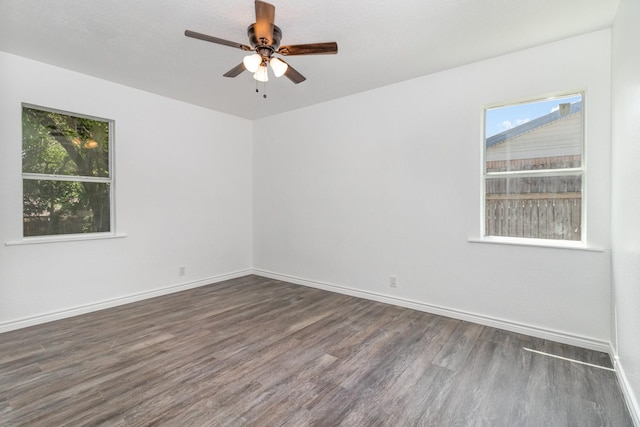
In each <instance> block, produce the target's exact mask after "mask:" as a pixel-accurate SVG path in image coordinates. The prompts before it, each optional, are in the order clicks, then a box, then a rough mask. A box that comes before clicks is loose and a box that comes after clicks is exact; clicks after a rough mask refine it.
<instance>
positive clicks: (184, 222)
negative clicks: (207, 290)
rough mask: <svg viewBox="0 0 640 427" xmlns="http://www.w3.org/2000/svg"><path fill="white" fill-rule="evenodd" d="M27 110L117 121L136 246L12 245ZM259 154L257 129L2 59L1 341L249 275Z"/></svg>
mask: <svg viewBox="0 0 640 427" xmlns="http://www.w3.org/2000/svg"><path fill="white" fill-rule="evenodd" d="M22 102H25V103H31V104H36V105H41V106H46V107H51V108H57V109H60V110H66V111H70V112H77V113H83V114H88V115H93V116H97V117H104V118H108V119H113V120H115V150H116V151H115V153H116V159H115V168H116V174H115V176H116V178H115V179H116V187H117V188H116V205H115V207H116V221H117V231H118V232H119V233H124V234H126V235H127V237H124V238H120V239H111V240H92V241H82V242H65V243H48V244H39V245H18V246H5V244H4V243H5V242H9V241H16V240H20V238H21V236H22V222H21V209H22V206H21V198H22V195H21V191H22V181H21V177H20V172H21V155H20V154H21V103H22ZM251 143H252V124H251V122H250V121H247V120H244V119H239V118H236V117H232V116H228V115H224V114H221V113H217V112H213V111H210V110H206V109H203V108H199V107H195V106H192V105H189V104H185V103H182V102H178V101H175V100H171V99H168V98H163V97H160V96H156V95H152V94H149V93H146V92H142V91H139V90H134V89H131V88H128V87H124V86H120V85H117V84H114V83H110V82H107V81H103V80H99V79H95V78H92V77H89V76H86V75H82V74H78V73H74V72H71V71H68V70H64V69H61V68H56V67H52V66H49V65H45V64H42V63H38V62H34V61H30V60H27V59H24V58H20V57H17V56H13V55H9V54H5V53H2V52H0V206H1V207H2V208H1V209H0V331H1V330H7V329H11V328H14V327H20V326H24V325H26V324H29V323H30V321H29V319H30V318H32V317H35V318H36V320H37V321H40V320H43V319H45V320H46V319H48V318H55V317H56V316H55V314H56V313H58V314H60V312H64V311H65V310H71V312H65V313H62V314H63V315H66V314H73V313H75V312H77V309H78V308H82V307H87V306H90V307H93V308H96V306H94V305H95V304H98V307H99V306H100V304H101V303H105V302H110V301H111V302H113V300H116V301H117V302H123V301H126V300H127V299H126V297H130V296H132V298H134V299H135V298H136V296H138V297H139V296H140V294H143V296H149V295H153V294H156V293H158V292H160V293H162V292H164V291H167V290H168V289H167V288H170V287H172V286H176V285H184V286H190V285H195V284H204V283H207V282H210V281H213V280H217V279H219V278H220V277H228V275H234V274H237V273H238V272H241V273H242V272H245V273H246V271H247V269H250V267H251V264H252V260H251V234H252V229H251V226H252V221H251V210H252V207H251V191H252V188H251V185H252V184H251V174H252V171H251V157H252V153H251V151H252V147H251ZM179 265H184V266H186V275H185V276H184V277H179V276H178V266H179ZM122 298H125V299H124V300H122ZM74 310H76V311H74ZM80 311H81V310H80ZM52 314H53V316H51V315H52Z"/></svg>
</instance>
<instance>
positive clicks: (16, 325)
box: [0, 269, 253, 333]
mask: <svg viewBox="0 0 640 427" xmlns="http://www.w3.org/2000/svg"><path fill="white" fill-rule="evenodd" d="M252 273H253V271H252V270H251V269H248V270H240V271H236V272H232V273H227V274H221V275H218V276H213V277H208V278H205V279H200V280H195V281H191V282H185V283H180V284H177V285H171V286H167V287H164V288H160V289H154V290H152V291H147V292H140V293H137V294H133V295H128V296H125V297H119V298H113V299H109V300H105V301H101V302H97V303H93V304H87V305H83V306H78V307H73V308H69V309H66V310H60V311H55V312H50V313H45V314H41V315H37V316H32V317H26V318H22V319H18V320H12V321H8V322H2V323H0V333H2V332H9V331H13V330H16V329H21V328H26V327H29V326H34V325H39V324H42V323H48V322H52V321H54V320H60V319H66V318H68V317H73V316H78V315H80V314H86V313H91V312H93V311H98V310H104V309H105V308H111V307H116V306H119V305H124V304H129V303H132V302H136V301H141V300H144V299H149V298H154V297H159V296H162V295H168V294H172V293H175V292H180V291H186V290H187V289H193V288H198V287H200V286H205V285H210V284H212V283H217V282H222V281H224V280H230V279H235V278H238V277H242V276H247V275H249V274H252Z"/></svg>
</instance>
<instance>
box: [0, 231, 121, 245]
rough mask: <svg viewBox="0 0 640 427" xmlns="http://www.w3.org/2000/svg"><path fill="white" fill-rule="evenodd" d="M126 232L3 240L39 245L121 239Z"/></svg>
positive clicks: (16, 243)
mask: <svg viewBox="0 0 640 427" xmlns="http://www.w3.org/2000/svg"><path fill="white" fill-rule="evenodd" d="M124 237H127V235H126V234H111V233H95V234H79V235H66V236H47V237H25V238H23V239H22V240H14V241H10V242H5V246H20V245H39V244H43V243H61V242H80V241H86V240H105V239H122V238H124Z"/></svg>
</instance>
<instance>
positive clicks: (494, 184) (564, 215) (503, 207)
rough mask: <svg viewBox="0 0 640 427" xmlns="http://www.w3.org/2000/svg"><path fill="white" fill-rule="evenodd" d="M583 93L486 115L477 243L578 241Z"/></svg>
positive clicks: (581, 232)
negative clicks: (498, 239) (489, 239)
mask: <svg viewBox="0 0 640 427" xmlns="http://www.w3.org/2000/svg"><path fill="white" fill-rule="evenodd" d="M583 111H584V96H583V94H582V93H576V94H569V95H565V96H560V97H555V98H546V99H541V100H535V101H530V102H523V103H518V104H512V105H504V106H499V107H493V108H487V109H485V139H484V177H483V178H484V236H502V237H508V238H532V239H551V240H566V241H580V240H582V239H583V235H584V230H583V228H584V227H583V225H584V220H583V174H584V114H583Z"/></svg>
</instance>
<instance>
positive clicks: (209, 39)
mask: <svg viewBox="0 0 640 427" xmlns="http://www.w3.org/2000/svg"><path fill="white" fill-rule="evenodd" d="M184 35H185V36H187V37H191V38H194V39H199V40H204V41H206V42H211V43H217V44H221V45H224V46H230V47H235V48H238V49H242V50H245V51H249V50H253V49H251V48H250V47H249V46H247V45H244V44H242V43H236V42H231V41H229V40H224V39H219V38H218V37H213V36H209V35H206V34H202V33H196V32H195V31H191V30H185V32H184Z"/></svg>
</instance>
